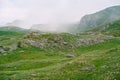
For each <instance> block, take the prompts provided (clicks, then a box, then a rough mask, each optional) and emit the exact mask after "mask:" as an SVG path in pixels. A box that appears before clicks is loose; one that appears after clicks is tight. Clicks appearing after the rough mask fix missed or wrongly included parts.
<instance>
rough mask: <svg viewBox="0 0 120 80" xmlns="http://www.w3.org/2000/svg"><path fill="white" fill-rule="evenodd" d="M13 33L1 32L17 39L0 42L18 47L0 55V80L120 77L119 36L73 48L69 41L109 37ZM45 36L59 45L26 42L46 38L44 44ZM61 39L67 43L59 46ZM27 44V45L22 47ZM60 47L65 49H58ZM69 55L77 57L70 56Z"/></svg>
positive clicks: (61, 79)
mask: <svg viewBox="0 0 120 80" xmlns="http://www.w3.org/2000/svg"><path fill="white" fill-rule="evenodd" d="M13 33H14V32H12V33H11V34H10V32H8V33H5V34H4V33H3V34H2V33H1V37H2V38H6V37H8V38H14V39H15V42H13V41H12V40H9V39H7V41H8V42H7V43H4V44H3V43H0V44H2V45H3V46H6V45H12V43H13V44H14V43H15V44H16V45H18V48H17V49H16V50H14V51H11V52H9V51H7V52H6V53H4V54H1V55H0V80H114V79H116V80H119V79H120V76H119V75H120V72H119V71H120V68H119V66H120V63H119V61H120V57H119V56H120V54H119V53H120V45H119V44H120V39H119V38H112V39H106V40H105V41H104V42H102V43H97V44H93V45H89V44H90V43H89V44H88V45H84V44H83V45H79V46H75V47H73V48H70V47H69V46H70V45H69V44H72V45H74V44H75V45H77V44H76V43H77V42H78V41H79V40H81V39H82V40H86V42H87V41H89V40H91V39H92V40H94V39H100V40H102V39H104V37H105V38H109V37H108V36H106V35H102V34H94V35H93V34H91V35H87V34H85V35H71V34H41V33H37V32H32V33H30V34H27V35H26V36H24V34H17V33H16V32H15V33H16V34H13ZM99 37H100V38H99ZM45 39H47V42H45V43H47V45H51V47H52V45H53V44H57V45H56V47H55V48H51V47H50V46H49V47H44V48H40V47H36V46H35V45H32V46H30V44H28V43H25V41H28V40H33V41H35V42H36V41H39V42H40V41H43V43H44V40H45ZM51 41H52V42H51ZM3 42H4V40H3ZM62 42H65V44H64V45H60V44H62ZM10 43H11V44H10ZM66 43H67V44H68V45H67V44H66ZM93 43H94V42H93ZM24 44H26V46H22V45H24ZM58 46H61V47H63V48H58ZM64 48H65V49H64ZM50 49H53V50H50ZM68 49H70V50H68ZM66 54H72V55H74V56H73V57H67V56H66Z"/></svg>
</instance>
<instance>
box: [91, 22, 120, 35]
mask: <svg viewBox="0 0 120 80" xmlns="http://www.w3.org/2000/svg"><path fill="white" fill-rule="evenodd" d="M91 31H92V32H102V33H105V34H108V35H113V36H120V20H117V21H113V22H110V23H106V24H104V25H101V26H98V27H96V28H94V29H92V30H91Z"/></svg>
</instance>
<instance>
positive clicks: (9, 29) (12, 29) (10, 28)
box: [0, 26, 29, 33]
mask: <svg viewBox="0 0 120 80" xmlns="http://www.w3.org/2000/svg"><path fill="white" fill-rule="evenodd" d="M0 31H7V32H22V33H26V32H28V31H29V30H27V29H23V28H19V27H16V26H4V27H0Z"/></svg>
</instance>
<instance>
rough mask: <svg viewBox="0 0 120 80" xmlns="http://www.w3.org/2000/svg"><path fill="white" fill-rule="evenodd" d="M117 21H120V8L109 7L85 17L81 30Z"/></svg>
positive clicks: (82, 20)
mask: <svg viewBox="0 0 120 80" xmlns="http://www.w3.org/2000/svg"><path fill="white" fill-rule="evenodd" d="M115 20H120V6H113V7H109V8H106V9H104V10H101V11H99V12H96V13H94V14H90V15H85V16H84V17H83V18H82V19H81V21H80V24H79V29H80V30H86V29H91V28H94V27H97V26H100V25H103V24H105V23H108V22H112V21H115Z"/></svg>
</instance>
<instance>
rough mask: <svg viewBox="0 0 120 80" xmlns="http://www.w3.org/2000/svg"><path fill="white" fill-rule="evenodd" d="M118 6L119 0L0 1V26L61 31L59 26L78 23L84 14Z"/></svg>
mask: <svg viewBox="0 0 120 80" xmlns="http://www.w3.org/2000/svg"><path fill="white" fill-rule="evenodd" d="M119 4H120V0H99V1H98V0H92V1H91V0H0V25H1V26H3V25H16V26H19V27H22V28H31V26H34V25H36V24H47V25H48V26H46V27H45V28H43V29H47V30H54V31H56V30H57V29H60V28H61V30H62V28H65V26H63V27H62V26H58V25H59V24H71V23H78V22H79V21H80V19H81V17H82V16H84V15H86V14H91V13H94V12H96V11H99V10H102V9H104V8H107V7H110V6H115V5H119ZM49 24H50V26H49ZM43 27H44V26H43Z"/></svg>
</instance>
